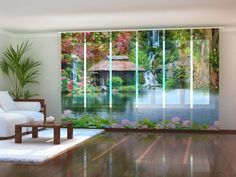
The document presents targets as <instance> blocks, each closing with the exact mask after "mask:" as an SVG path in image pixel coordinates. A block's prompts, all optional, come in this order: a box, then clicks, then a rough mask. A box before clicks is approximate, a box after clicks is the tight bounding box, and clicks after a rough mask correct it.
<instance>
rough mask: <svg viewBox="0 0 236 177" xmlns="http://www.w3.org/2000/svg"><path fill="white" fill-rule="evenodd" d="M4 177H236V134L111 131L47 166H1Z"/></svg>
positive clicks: (0, 170)
mask: <svg viewBox="0 0 236 177" xmlns="http://www.w3.org/2000/svg"><path fill="white" fill-rule="evenodd" d="M0 176H1V177H175V176H176V177H234V176H236V135H211V134H209V135H201V134H199V135H196V134H192V135H191V134H160V133H149V134H146V133H111V132H106V133H104V134H101V135H98V136H97V137H95V138H93V139H91V140H89V141H87V142H86V143H84V144H83V145H80V146H78V147H76V148H74V149H73V150H71V151H69V152H67V153H65V154H63V155H61V156H60V157H57V158H55V159H52V160H50V161H48V162H46V163H44V164H41V165H32V164H31V165H28V164H14V163H0Z"/></svg>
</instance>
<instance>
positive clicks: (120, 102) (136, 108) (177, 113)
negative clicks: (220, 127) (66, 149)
mask: <svg viewBox="0 0 236 177" xmlns="http://www.w3.org/2000/svg"><path fill="white" fill-rule="evenodd" d="M86 96H87V97H86V102H87V104H86V108H84V95H83V94H74V95H64V96H63V99H62V100H63V101H62V110H63V113H64V111H65V110H70V111H71V114H70V117H72V118H80V117H81V116H82V115H83V114H84V113H87V114H89V115H95V114H96V115H99V116H101V117H103V118H107V117H109V116H112V117H113V118H114V119H116V120H118V121H122V120H124V119H128V120H129V121H136V122H137V121H139V120H143V119H144V118H147V119H149V120H150V121H155V122H158V121H161V120H171V119H172V118H174V117H178V118H180V119H181V120H191V121H192V122H195V123H197V124H207V125H213V124H214V122H215V121H217V120H218V119H219V118H218V117H219V115H218V108H219V105H218V95H217V94H216V93H215V92H209V90H194V91H193V108H192V109H191V108H190V90H189V89H173V90H166V92H165V103H166V104H165V108H164V109H163V92H162V89H161V88H156V89H144V90H142V91H140V92H139V94H138V100H136V94H135V92H131V93H119V92H113V94H112V101H113V102H112V108H109V93H108V92H98V93H87V94H86ZM136 101H137V102H136ZM136 103H138V104H136Z"/></svg>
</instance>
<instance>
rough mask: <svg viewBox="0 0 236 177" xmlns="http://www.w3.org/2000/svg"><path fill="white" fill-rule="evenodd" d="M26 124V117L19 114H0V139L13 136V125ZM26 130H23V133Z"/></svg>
mask: <svg viewBox="0 0 236 177" xmlns="http://www.w3.org/2000/svg"><path fill="white" fill-rule="evenodd" d="M23 122H26V117H25V116H24V115H20V114H13V113H12V114H11V113H0V125H1V128H0V137H9V136H12V135H15V125H16V124H20V123H23ZM25 131H26V129H23V132H25Z"/></svg>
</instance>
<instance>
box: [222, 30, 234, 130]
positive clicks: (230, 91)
mask: <svg viewBox="0 0 236 177" xmlns="http://www.w3.org/2000/svg"><path fill="white" fill-rule="evenodd" d="M220 124H221V128H222V129H233V130H236V28H231V29H230V28H228V29H227V28H226V29H222V30H221V31H220Z"/></svg>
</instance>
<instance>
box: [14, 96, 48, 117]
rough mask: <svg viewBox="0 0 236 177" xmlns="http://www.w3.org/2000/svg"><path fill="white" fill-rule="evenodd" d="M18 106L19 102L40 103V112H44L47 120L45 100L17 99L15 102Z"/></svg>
mask: <svg viewBox="0 0 236 177" xmlns="http://www.w3.org/2000/svg"><path fill="white" fill-rule="evenodd" d="M14 101H15V103H16V104H18V102H19V103H20V102H26V103H27V104H28V103H29V102H31V103H32V102H39V103H40V106H41V107H40V112H42V113H43V114H44V119H45V118H46V104H45V100H44V99H17V100H14Z"/></svg>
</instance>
